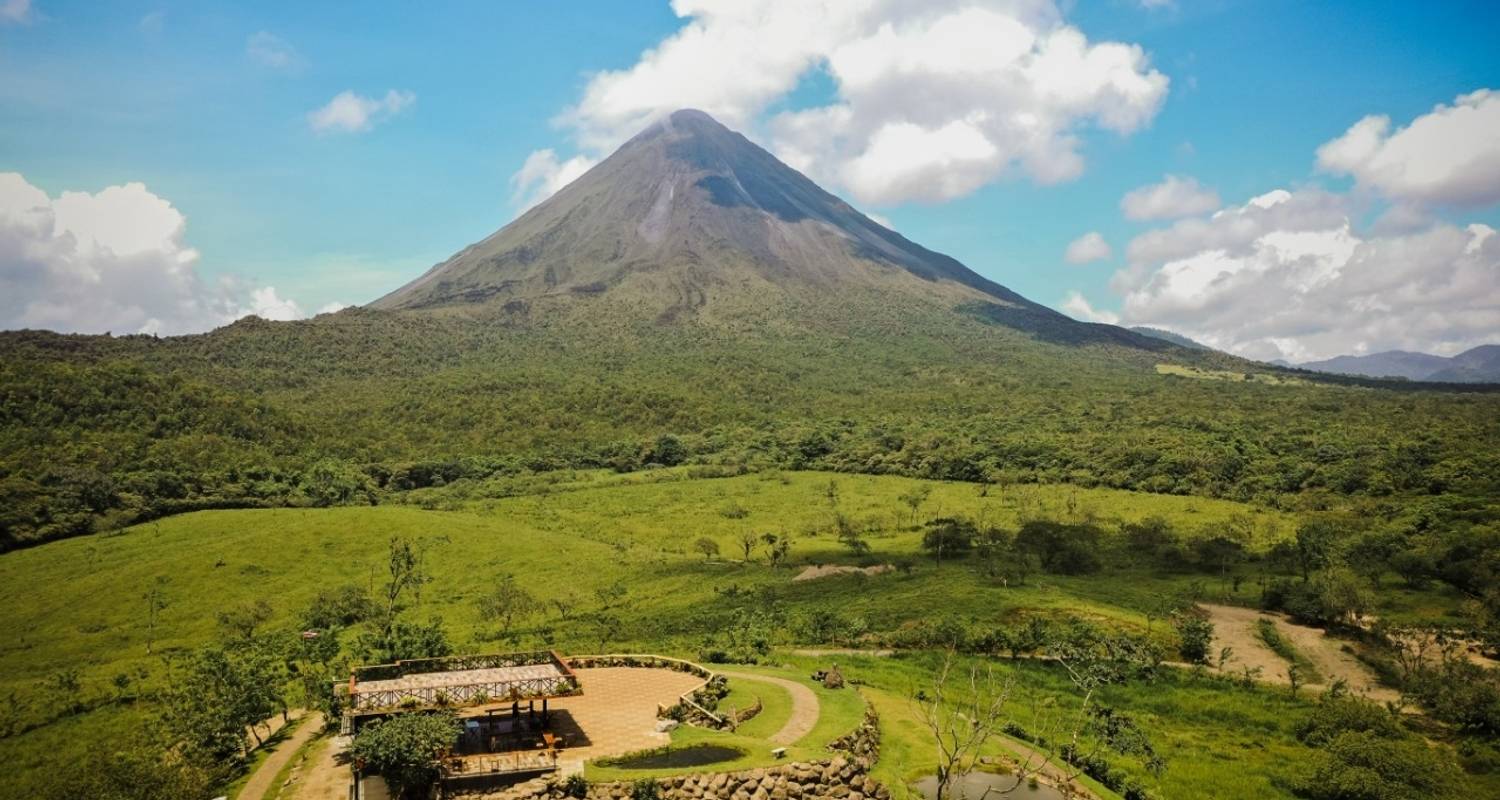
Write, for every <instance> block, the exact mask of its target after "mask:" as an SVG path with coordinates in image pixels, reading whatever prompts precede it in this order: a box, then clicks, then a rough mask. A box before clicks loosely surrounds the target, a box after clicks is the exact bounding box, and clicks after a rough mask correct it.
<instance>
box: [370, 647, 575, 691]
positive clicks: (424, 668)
mask: <svg viewBox="0 0 1500 800" xmlns="http://www.w3.org/2000/svg"><path fill="white" fill-rule="evenodd" d="M537 664H553V665H555V666H556V667H557V668H558V669H559V670H561V671H562V672H563V673H564V674H571V673H572V670H570V669H569V668H568V662H566V661H564V660H563V658H562V656H559V655H558V654H557V652H556V651H554V650H538V651H536V652H531V653H487V654H482V655H466V656H443V657H440V658H413V659H408V660H406V661H397V662H396V663H394V664H371V665H369V666H364V667H355V668H354V672H353V678H354V680H355V682H356V683H358V682H359V681H389V680H394V679H396V678H404V677H406V676H407V675H421V674H424V673H428V672H460V671H463V670H470V669H502V668H504V667H529V666H535V665H537Z"/></svg>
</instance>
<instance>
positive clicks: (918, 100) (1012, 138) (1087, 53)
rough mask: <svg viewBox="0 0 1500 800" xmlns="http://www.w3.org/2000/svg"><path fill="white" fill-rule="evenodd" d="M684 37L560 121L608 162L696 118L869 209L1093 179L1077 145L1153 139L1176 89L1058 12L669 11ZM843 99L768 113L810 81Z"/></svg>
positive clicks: (928, 5)
mask: <svg viewBox="0 0 1500 800" xmlns="http://www.w3.org/2000/svg"><path fill="white" fill-rule="evenodd" d="M672 9H673V11H674V12H676V13H677V15H678V16H679V17H682V18H683V19H684V20H685V23H684V25H683V26H682V28H680V29H679V30H678V31H677V32H675V33H673V34H672V35H671V36H669V37H667V38H666V39H664V40H662V41H661V42H660V43H658V44H657V45H656V46H655V47H653V48H651V49H650V50H647V51H646V52H645V53H643V54H642V55H641V56H640V58H639V60H638V61H637V62H636V63H635V64H634V65H633V66H631V67H629V68H626V69H622V70H612V71H605V72H600V73H598V74H596V75H594V76H593V77H592V78H591V79H590V80H589V83H588V85H587V86H586V87H585V89H584V92H583V96H582V98H581V99H580V100H579V102H578V103H577V104H576V105H574V106H573V107H571V108H569V109H568V110H567V111H566V112H564V113H563V114H562V115H561V117H560V121H561V122H562V123H563V124H564V125H565V126H567V127H569V128H570V129H571V130H572V131H573V132H574V134H575V135H576V138H577V141H578V143H579V145H580V146H581V147H582V148H583V150H584V151H585V152H587V153H589V154H591V155H593V156H599V155H603V154H604V153H606V152H607V151H609V150H610V149H612V148H614V147H615V146H617V145H619V144H620V143H621V142H623V141H624V140H625V139H626V138H628V137H629V136H630V135H632V134H634V133H635V132H637V131H639V130H640V129H642V128H643V127H645V126H646V125H647V124H648V123H650V122H651V121H652V120H654V119H656V118H657V117H659V116H660V115H662V114H664V113H668V112H670V111H673V110H676V109H678V108H683V107H693V108H700V109H702V110H704V111H707V112H708V113H710V114H712V115H714V116H715V117H716V118H718V119H719V120H720V121H721V122H723V123H724V124H726V125H729V126H731V127H735V128H740V129H762V130H765V131H767V132H768V134H769V135H768V136H767V137H766V139H767V141H768V144H769V145H770V148H771V149H772V150H773V151H774V152H775V153H776V154H777V155H778V156H780V157H781V158H783V159H784V160H786V161H787V162H788V163H790V164H791V165H792V166H794V167H796V168H798V169H801V170H803V171H804V172H807V173H809V174H810V175H811V176H812V177H813V178H814V179H816V180H819V181H820V182H823V183H825V184H828V185H831V186H834V187H837V188H842V189H846V190H848V191H849V192H850V193H851V194H852V195H853V196H854V197H855V198H856V199H857V200H859V201H860V202H862V203H866V204H875V205H880V204H893V203H901V202H907V201H913V200H918V201H942V200H947V199H951V198H954V197H960V196H963V195H965V194H968V193H970V192H973V191H974V190H976V189H977V188H979V187H980V186H983V185H985V184H987V183H990V182H992V181H996V180H999V179H1002V178H1004V177H1006V176H1008V175H1010V174H1011V173H1017V172H1018V173H1022V174H1024V175H1026V176H1028V177H1030V178H1031V179H1032V180H1034V181H1036V182H1038V183H1044V184H1045V183H1056V182H1059V181H1065V180H1070V179H1072V178H1075V177H1077V176H1078V175H1079V174H1081V172H1082V171H1083V166H1084V162H1083V155H1082V153H1081V150H1080V148H1081V142H1080V137H1079V133H1080V132H1081V131H1083V130H1085V129H1088V128H1103V129H1106V130H1110V131H1114V132H1117V133H1120V134H1127V133H1130V132H1132V131H1135V130H1137V129H1139V128H1141V127H1142V126H1144V125H1146V124H1148V123H1149V122H1150V121H1151V119H1152V118H1153V117H1154V116H1155V114H1156V112H1157V110H1158V109H1159V108H1160V107H1161V104H1162V102H1163V100H1164V99H1165V97H1166V94H1167V85H1168V80H1167V77H1166V76H1165V75H1163V74H1162V73H1160V72H1159V71H1157V70H1155V69H1154V68H1152V67H1151V64H1150V61H1149V59H1148V57H1147V56H1146V53H1145V51H1143V50H1142V49H1141V48H1140V47H1138V46H1136V45H1131V44H1123V43H1118V42H1092V41H1090V40H1089V39H1088V38H1087V37H1086V36H1085V35H1084V33H1083V32H1082V31H1080V30H1078V29H1077V28H1076V27H1073V26H1072V25H1069V24H1068V23H1067V22H1066V21H1065V20H1064V19H1063V17H1062V14H1061V13H1060V12H1059V11H1058V9H1057V7H1056V6H1055V5H1054V4H1053V3H1052V2H1050V0H926V1H924V2H918V1H917V0H886V1H885V2H869V3H852V2H843V0H799V1H798V2H793V1H792V0H674V2H673V3H672ZM819 72H821V73H823V74H826V76H827V78H828V79H829V80H830V81H831V82H832V84H833V86H834V87H835V90H836V96H835V97H833V98H832V99H831V100H829V101H828V102H826V103H825V104H823V105H820V106H815V107H810V108H803V109H798V110H788V111H780V112H773V111H772V110H771V109H772V108H773V107H774V106H775V105H776V104H777V103H779V102H780V101H783V100H784V99H785V98H787V97H788V96H789V95H791V94H792V93H793V92H794V91H795V90H796V89H797V88H798V87H799V85H801V83H802V82H803V80H804V79H806V78H808V77H809V76H814V75H816V74H818V73H819Z"/></svg>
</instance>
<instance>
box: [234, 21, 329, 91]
mask: <svg viewBox="0 0 1500 800" xmlns="http://www.w3.org/2000/svg"><path fill="white" fill-rule="evenodd" d="M245 55H247V56H249V57H250V60H251V61H254V62H255V63H257V64H259V65H261V66H263V67H270V68H271V69H276V70H283V71H291V70H296V69H297V68H298V67H301V66H302V56H301V55H300V54H298V53H297V48H295V47H292V44H291V42H288V41H287V40H285V39H283V38H281V37H280V36H277V35H276V34H274V33H270V32H268V31H259V32H257V33H254V34H251V35H250V38H248V39H246V40H245ZM345 94H347V92H346V93H345ZM341 96H342V95H341Z"/></svg>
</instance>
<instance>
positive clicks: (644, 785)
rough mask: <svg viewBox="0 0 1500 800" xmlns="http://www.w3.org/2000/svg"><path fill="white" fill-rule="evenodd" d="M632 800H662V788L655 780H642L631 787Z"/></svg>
mask: <svg viewBox="0 0 1500 800" xmlns="http://www.w3.org/2000/svg"><path fill="white" fill-rule="evenodd" d="M630 800H661V787H660V786H658V785H657V783H656V780H655V779H654V778H641V779H640V780H638V781H636V782H635V783H633V784H631V785H630Z"/></svg>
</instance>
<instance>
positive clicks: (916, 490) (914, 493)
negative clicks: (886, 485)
mask: <svg viewBox="0 0 1500 800" xmlns="http://www.w3.org/2000/svg"><path fill="white" fill-rule="evenodd" d="M931 494H932V487H931V486H925V485H924V486H914V487H912V489H911V491H909V492H906V493H904V494H901V495H899V496H898V497H897V498H896V499H897V500H900V501H901V502H902V504H904V505H905V506H906V507H907V508H910V509H911V517H910V519H909V521H908V522H907V524H909V525H915V524H917V509H919V508H921V507H922V504H923V503H925V502H927V497H928V496H929V495H931Z"/></svg>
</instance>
